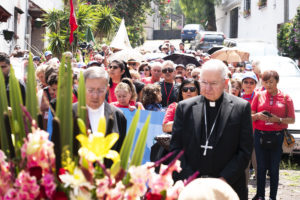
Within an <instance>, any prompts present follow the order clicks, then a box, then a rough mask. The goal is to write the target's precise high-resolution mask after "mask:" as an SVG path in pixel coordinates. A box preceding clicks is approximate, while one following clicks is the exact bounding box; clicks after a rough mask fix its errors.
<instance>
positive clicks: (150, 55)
mask: <svg viewBox="0 0 300 200" xmlns="http://www.w3.org/2000/svg"><path fill="white" fill-rule="evenodd" d="M165 56H166V54H164V53H146V54H145V55H144V59H145V60H146V61H153V60H157V59H162V58H163V57H165Z"/></svg>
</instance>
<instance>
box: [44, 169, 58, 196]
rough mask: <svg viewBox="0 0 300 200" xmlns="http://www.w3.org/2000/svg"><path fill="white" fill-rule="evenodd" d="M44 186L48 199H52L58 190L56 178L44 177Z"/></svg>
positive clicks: (48, 175)
mask: <svg viewBox="0 0 300 200" xmlns="http://www.w3.org/2000/svg"><path fill="white" fill-rule="evenodd" d="M42 185H43V186H44V187H45V192H46V195H47V197H48V198H51V196H52V195H53V193H54V191H55V189H56V184H55V180H54V176H53V175H52V174H46V175H44V177H43V178H42Z"/></svg>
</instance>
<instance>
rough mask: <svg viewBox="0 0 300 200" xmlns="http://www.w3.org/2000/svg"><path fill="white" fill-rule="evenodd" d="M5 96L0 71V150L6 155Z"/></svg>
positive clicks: (3, 81)
mask: <svg viewBox="0 0 300 200" xmlns="http://www.w3.org/2000/svg"><path fill="white" fill-rule="evenodd" d="M7 107H8V104H7V96H6V87H5V80H4V76H3V73H2V71H1V72H0V130H1V134H0V140H1V143H0V145H1V146H0V148H1V149H2V150H3V151H4V152H5V153H6V154H7V155H8V152H9V145H8V140H7V134H6V127H5V123H4V113H5V112H7Z"/></svg>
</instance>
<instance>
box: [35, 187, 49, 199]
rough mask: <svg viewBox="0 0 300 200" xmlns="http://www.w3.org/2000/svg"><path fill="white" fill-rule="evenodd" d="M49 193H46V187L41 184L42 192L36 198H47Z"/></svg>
mask: <svg viewBox="0 0 300 200" xmlns="http://www.w3.org/2000/svg"><path fill="white" fill-rule="evenodd" d="M46 198H47V195H46V191H45V187H44V186H42V185H41V186H40V194H39V196H38V197H37V198H36V199H46Z"/></svg>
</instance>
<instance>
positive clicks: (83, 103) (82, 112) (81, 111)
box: [77, 71, 86, 123]
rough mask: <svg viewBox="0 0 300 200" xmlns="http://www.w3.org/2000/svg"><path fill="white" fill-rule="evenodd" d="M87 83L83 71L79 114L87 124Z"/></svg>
mask: <svg viewBox="0 0 300 200" xmlns="http://www.w3.org/2000/svg"><path fill="white" fill-rule="evenodd" d="M85 98H86V97H85V82H84V77H83V73H82V71H81V72H80V76H79V86H78V107H77V109H78V110H77V113H78V117H79V118H80V119H82V120H83V122H84V123H86V99H85Z"/></svg>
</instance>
